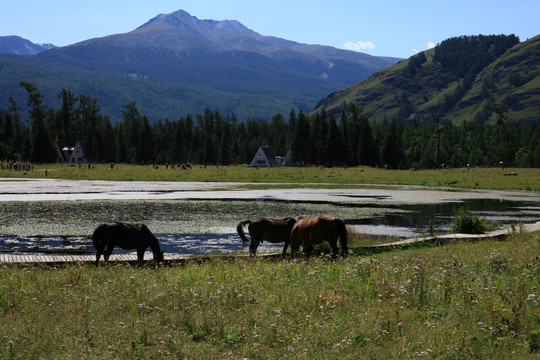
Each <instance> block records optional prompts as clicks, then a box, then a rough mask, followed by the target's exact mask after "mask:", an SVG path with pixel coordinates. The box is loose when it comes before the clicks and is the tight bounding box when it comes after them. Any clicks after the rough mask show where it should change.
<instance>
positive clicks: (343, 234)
mask: <svg viewBox="0 0 540 360" xmlns="http://www.w3.org/2000/svg"><path fill="white" fill-rule="evenodd" d="M337 221H338V231H339V243H340V245H341V254H342V255H343V256H347V253H348V252H349V249H348V248H347V227H346V226H345V223H344V222H343V220H341V219H337Z"/></svg>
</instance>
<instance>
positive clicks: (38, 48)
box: [0, 36, 57, 55]
mask: <svg viewBox="0 0 540 360" xmlns="http://www.w3.org/2000/svg"><path fill="white" fill-rule="evenodd" d="M55 48H57V46H55V45H53V44H34V43H33V42H31V41H30V40H26V39H23V38H22V37H20V36H0V54H15V55H35V54H37V53H40V52H42V51H45V50H49V49H55Z"/></svg>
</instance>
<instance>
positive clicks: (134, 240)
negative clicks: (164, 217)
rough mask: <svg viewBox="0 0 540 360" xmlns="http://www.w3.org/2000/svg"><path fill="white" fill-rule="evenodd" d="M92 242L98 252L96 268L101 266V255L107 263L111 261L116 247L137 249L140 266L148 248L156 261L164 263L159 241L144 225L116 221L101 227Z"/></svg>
mask: <svg viewBox="0 0 540 360" xmlns="http://www.w3.org/2000/svg"><path fill="white" fill-rule="evenodd" d="M92 242H93V243H94V247H95V248H96V250H97V254H96V266H97V265H98V264H99V258H100V257H101V254H104V255H103V257H104V258H105V262H108V261H109V256H110V255H111V253H112V251H113V248H114V247H115V246H118V247H120V248H122V249H137V259H138V261H139V265H142V263H143V259H144V252H145V251H146V249H147V248H148V247H150V248H151V249H152V253H153V254H154V261H155V262H156V263H158V264H159V263H162V262H163V252H162V251H161V249H160V248H159V243H158V240H157V239H156V237H155V236H154V234H152V232H151V231H150V230H148V228H147V227H146V225H144V224H126V223H121V222H116V221H115V222H111V223H107V224H102V225H99V226H98V227H97V228H96V230H95V231H94V234H93V235H92ZM105 247H107V249H105Z"/></svg>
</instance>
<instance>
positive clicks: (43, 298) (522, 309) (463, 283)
mask: <svg viewBox="0 0 540 360" xmlns="http://www.w3.org/2000/svg"><path fill="white" fill-rule="evenodd" d="M539 253H540V233H538V232H537V233H532V234H514V235H511V236H510V237H509V238H507V240H506V241H479V242H476V243H457V244H453V245H447V246H442V247H429V248H420V249H409V250H406V251H395V252H390V253H383V254H376V255H373V256H371V257H357V256H349V257H348V258H347V259H339V260H337V261H335V262H333V261H330V260H328V259H326V258H312V259H310V260H309V261H304V260H286V261H269V260H262V259H256V260H222V259H221V260H220V259H216V260H213V261H209V262H205V263H195V262H192V263H187V264H184V265H174V266H166V267H162V268H160V269H154V268H152V267H149V266H148V267H142V268H139V267H134V266H133V267H132V266H129V265H115V266H109V267H99V268H96V267H94V266H92V265H67V266H59V267H34V266H23V265H9V266H5V265H4V266H3V267H1V268H0V286H1V291H0V315H1V317H2V321H1V322H0V358H2V359H39V358H43V359H119V358H120V359H139V358H140V359H150V358H164V359H183V358H187V359H243V358H249V359H277V358H295V359H297V358H299V359H302V358H303V359H313V358H317V359H319V358H327V359H402V358H420V357H426V358H437V359H469V358H483V359H493V358H498V359H538V358H539V356H540V353H539V352H538V351H540V350H539V343H538V342H539V339H538V335H537V334H538V332H539V329H540V312H539V309H540V292H539V290H538V289H539V288H540V277H539V276H538V274H539V273H540V261H539V260H538V257H537V256H538V254H539Z"/></svg>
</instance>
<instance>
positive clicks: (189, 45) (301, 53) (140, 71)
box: [0, 10, 399, 121]
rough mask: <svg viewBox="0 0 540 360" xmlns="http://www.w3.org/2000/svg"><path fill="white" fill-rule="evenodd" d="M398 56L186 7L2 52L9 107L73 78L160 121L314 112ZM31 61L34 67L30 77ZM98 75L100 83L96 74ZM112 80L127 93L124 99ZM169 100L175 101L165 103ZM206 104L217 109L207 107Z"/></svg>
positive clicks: (3, 99) (51, 92)
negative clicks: (116, 29)
mask: <svg viewBox="0 0 540 360" xmlns="http://www.w3.org/2000/svg"><path fill="white" fill-rule="evenodd" d="M398 60H399V59H397V58H391V57H376V56H370V55H367V54H362V53H356V52H352V51H349V50H340V49H335V48H331V47H328V46H321V45H309V44H301V43H297V42H294V41H291V40H286V39H280V38H276V37H272V36H264V35H260V34H258V33H257V32H255V31H253V30H251V29H248V28H247V27H245V26H244V25H242V24H241V23H240V22H238V21H236V20H220V21H217V20H199V19H198V18H196V17H195V16H191V15H190V14H189V13H187V12H185V11H183V10H178V11H176V12H173V13H170V14H160V15H157V16H155V17H153V18H151V19H150V20H149V21H147V22H146V23H144V24H142V25H141V26H139V27H137V28H135V29H134V30H132V31H129V32H127V33H123V34H112V35H108V36H105V37H100V38H93V39H87V40H84V41H81V42H78V43H75V44H72V45H68V46H64V47H61V48H56V49H53V50H48V51H43V52H40V53H38V54H36V55H35V56H34V57H32V58H30V59H29V58H24V57H16V56H7V55H0V73H1V74H2V78H1V79H0V86H1V88H0V106H2V105H4V106H7V100H8V97H9V96H11V94H15V95H16V101H17V102H18V103H22V104H24V103H26V99H25V98H24V92H21V91H20V89H18V90H16V88H18V87H19V83H20V81H26V82H30V83H35V84H36V85H37V86H38V88H39V89H40V91H42V93H43V95H44V96H45V99H44V100H45V102H48V103H49V104H51V105H55V101H57V99H56V97H57V94H58V93H59V92H60V91H61V90H62V89H63V88H65V89H67V90H70V91H76V90H75V89H73V88H70V86H73V84H75V85H76V88H77V89H81V94H83V95H88V94H92V95H93V96H96V97H97V99H98V100H99V101H100V102H102V101H103V102H105V100H103V99H104V98H108V99H107V101H106V102H107V103H108V104H107V105H103V106H102V110H103V112H105V113H108V114H111V117H112V118H113V119H115V120H118V119H120V118H121V116H122V114H121V105H122V104H124V103H130V102H133V101H135V102H136V104H137V106H138V108H139V110H140V111H141V113H143V114H146V115H147V116H149V117H150V118H151V119H152V121H157V120H158V119H164V118H175V117H178V116H181V115H185V111H186V110H187V111H188V112H190V113H200V112H202V111H204V108H205V107H212V106H213V105H221V106H224V108H226V109H227V111H229V112H234V113H235V114H236V115H237V116H238V117H239V118H240V119H247V118H249V117H261V118H267V119H269V118H271V117H272V116H274V115H275V114H276V113H286V114H288V113H289V112H290V110H291V109H293V108H294V109H296V110H298V109H301V110H304V111H306V112H307V111H309V110H310V109H311V108H313V106H314V105H315V104H316V103H317V101H319V100H320V99H321V98H322V97H323V96H325V95H327V94H328V93H330V92H331V91H335V90H338V89H341V88H343V87H345V86H348V85H352V84H353V83H355V82H356V81H358V80H360V79H363V78H366V77H367V76H369V75H370V74H372V73H374V72H375V71H377V70H380V69H383V68H385V67H387V66H389V65H391V64H393V63H395V62H396V61H398ZM30 65H31V68H32V72H27V74H26V75H25V70H24V69H25V67H26V68H28V67H29V66H30ZM40 69H41V70H40ZM51 74H54V77H53V79H52V80H51ZM92 74H94V75H95V76H98V77H99V78H100V86H96V84H95V82H94V81H89V79H91V75H92ZM15 75H16V76H15ZM78 78H79V79H80V81H78V80H77V79H78ZM119 79H122V80H121V81H119ZM114 82H117V83H116V84H115V83H114ZM128 83H129V84H130V85H129V86H128V85H127V84H128ZM120 84H123V85H122V86H120ZM107 87H109V88H110V89H111V91H115V92H118V93H117V94H116V95H114V96H112V97H113V98H115V102H114V103H113V102H112V100H111V99H110V98H111V94H108V93H107V91H106V89H107ZM119 87H121V90H120V89H119ZM149 89H154V90H153V91H150V92H149ZM187 89H189V90H187ZM177 93H188V94H189V93H197V94H198V95H197V96H195V97H190V96H186V97H179V96H177V95H176V94H177ZM205 93H207V94H208V95H207V97H206V100H205V99H204V94H205ZM76 94H77V95H78V94H79V93H76ZM160 99H161V100H162V101H163V102H164V103H167V104H169V105H170V104H172V106H167V107H163V106H156V105H155V104H156V103H157V102H159V100H160ZM202 103H206V104H207V106H205V107H203V108H201V104H202ZM56 105H57V103H56ZM218 110H220V111H225V110H223V109H221V108H218Z"/></svg>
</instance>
